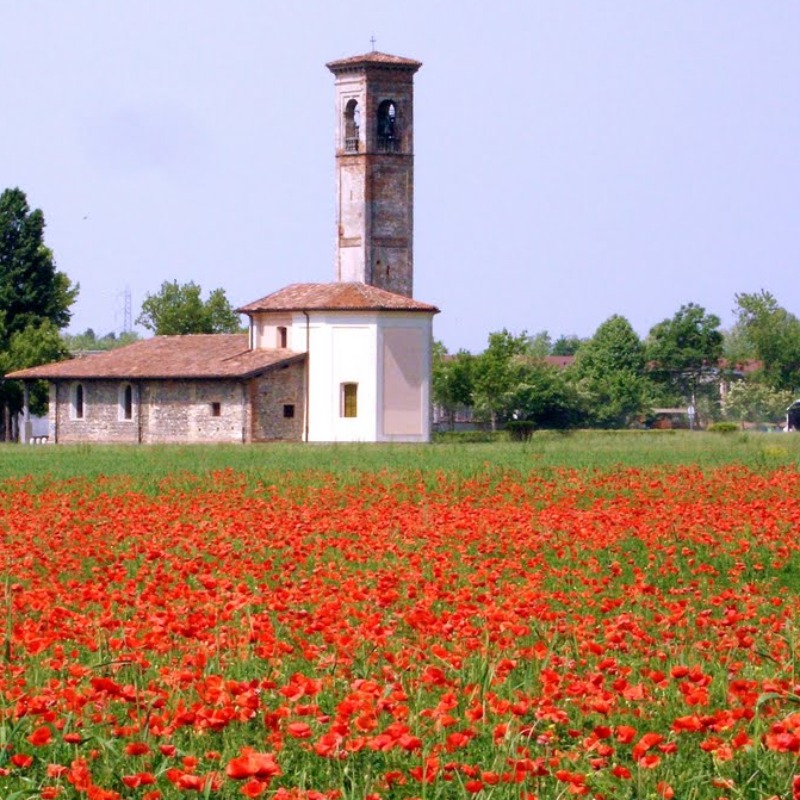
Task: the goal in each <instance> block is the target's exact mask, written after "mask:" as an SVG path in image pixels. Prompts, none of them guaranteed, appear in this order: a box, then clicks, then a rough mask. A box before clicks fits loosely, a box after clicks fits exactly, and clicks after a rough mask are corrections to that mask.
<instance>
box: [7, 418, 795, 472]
mask: <svg viewBox="0 0 800 800" xmlns="http://www.w3.org/2000/svg"><path fill="white" fill-rule="evenodd" d="M799 461H800V436H794V435H791V434H787V435H777V434H759V433H731V434H715V433H700V432H697V433H690V432H688V431H580V432H574V433H568V434H561V433H554V432H539V433H536V434H535V435H534V436H533V437H532V439H531V440H530V441H528V442H523V443H515V442H496V443H485V444H482V443H479V444H465V443H460V442H452V441H447V442H441V443H434V444H431V445H402V444H389V445H372V444H338V445H316V444H310V445H309V444H269V445H245V446H242V445H215V446H205V445H192V446H181V445H174V446H162V445H159V446H139V447H136V446H110V445H88V444H85V445H63V446H29V447H25V446H21V445H0V481H8V480H14V479H20V478H24V477H28V476H30V477H31V478H32V480H33V483H34V484H35V485H45V484H46V483H48V482H50V481H53V480H57V481H62V480H69V479H71V478H88V479H94V478H98V477H100V476H109V477H111V476H128V477H130V478H131V479H132V480H133V481H134V483H135V484H137V485H144V486H147V485H152V484H154V483H158V482H159V481H161V480H163V479H165V478H171V477H174V476H176V475H181V474H185V475H187V476H189V475H198V476H202V475H205V474H207V473H209V472H214V471H217V470H224V469H232V470H234V471H236V472H240V473H244V474H246V475H247V476H248V477H250V478H256V479H261V480H265V481H270V482H272V481H280V480H282V479H283V478H284V477H285V476H287V475H295V476H296V475H298V474H303V473H308V472H327V473H334V474H337V475H338V476H340V477H341V478H342V479H343V480H348V479H352V480H357V479H358V476H359V475H360V474H361V473H365V472H366V473H376V472H380V471H381V470H387V471H389V472H392V473H393V474H394V475H395V477H397V476H398V474H399V475H401V476H402V475H409V474H420V473H421V474H423V475H424V474H428V473H433V472H439V471H443V472H448V473H451V474H457V475H460V476H462V477H469V476H473V475H479V474H485V473H486V472H487V471H489V472H507V471H513V472H517V473H521V474H525V473H528V472H530V471H531V470H542V469H544V470H547V469H553V468H574V469H590V470H591V469H599V470H607V469H613V468H615V467H617V466H625V467H634V468H644V467H651V466H676V465H681V464H694V465H697V466H699V467H701V468H712V467H717V466H722V465H724V464H731V463H738V464H742V465H745V466H747V467H749V468H750V469H755V470H761V469H771V468H775V467H780V466H786V465H793V464H797V463H798V462H799Z"/></svg>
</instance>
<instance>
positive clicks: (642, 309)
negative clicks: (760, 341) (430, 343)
mask: <svg viewBox="0 0 800 800" xmlns="http://www.w3.org/2000/svg"><path fill="white" fill-rule="evenodd" d="M373 35H374V36H375V37H376V39H377V42H376V48H377V49H378V50H380V51H383V52H388V53H392V54H396V55H402V56H407V57H411V58H416V59H418V60H420V61H422V62H423V67H422V69H421V70H420V71H419V72H418V73H417V76H416V83H415V86H416V105H415V151H416V162H415V191H416V205H415V296H416V297H417V298H418V299H420V300H424V301H426V302H430V303H435V304H436V305H438V306H439V307H440V308H441V309H442V313H441V314H440V315H439V316H438V317H437V318H436V320H435V323H434V324H435V336H436V337H437V338H439V339H441V340H443V341H444V343H445V344H446V345H447V346H448V348H449V349H450V350H456V349H458V348H460V347H465V348H467V349H471V350H474V351H479V350H481V349H482V348H483V347H484V345H485V342H486V337H487V335H488V333H489V332H490V331H494V330H499V329H500V328H503V327H507V328H509V329H510V330H512V331H514V332H520V331H522V330H528V331H529V332H531V333H533V332H536V331H540V330H542V329H546V330H548V331H550V333H551V334H552V335H553V336H554V337H556V336H558V335H559V334H562V333H565V334H568V333H576V334H578V335H581V336H589V335H591V334H592V332H593V331H594V330H595V328H596V327H597V326H598V325H599V324H600V323H601V322H602V321H603V320H605V319H607V318H608V317H609V316H611V315H612V314H614V313H619V314H623V315H625V316H626V317H628V319H629V320H630V321H631V323H632V324H633V326H634V328H636V330H637V331H638V332H639V333H640V334H642V335H644V334H646V333H647V331H648V330H649V329H650V327H651V326H652V325H654V324H655V323H657V322H659V321H660V320H662V319H664V318H665V317H669V316H672V314H674V313H675V311H677V309H678V308H679V307H680V305H681V304H682V303H686V302H690V301H693V302H697V303H700V304H701V305H703V306H705V307H706V309H707V310H709V311H712V312H714V313H716V314H718V315H719V316H720V317H721V318H722V320H723V323H724V325H726V326H727V325H729V324H730V323H731V321H732V319H733V315H732V309H733V307H734V295H735V294H736V293H737V292H751V291H758V290H759V289H761V288H765V289H768V290H771V291H772V292H773V293H774V294H775V295H776V296H777V298H778V300H779V302H781V303H782V304H783V305H784V306H786V307H787V308H788V309H790V310H791V311H793V312H794V313H797V314H800V280H798V277H800V275H798V267H800V2H798V0H769V2H756V1H754V0H715V1H714V2H711V1H710V0H647V1H645V0H605V1H600V0H548V1H547V2H544V0H494V2H487V1H486V0H439V1H438V2H437V0H397V1H396V2H391V3H386V2H375V0H371V1H370V2H361V1H358V2H355V1H354V2H348V1H347V0H337V1H336V2H324V1H323V0H293V1H291V0H283V2H271V1H269V0H261V1H260V2H259V1H257V0H68V1H67V0H24V2H20V0H0V189H2V188H5V187H10V186H19V187H20V188H21V189H23V190H24V191H25V192H26V193H27V195H28V200H29V202H30V204H31V205H32V206H33V207H37V208H41V209H42V210H43V211H44V213H45V218H46V220H47V224H48V227H47V243H48V245H49V246H50V247H51V248H52V249H53V250H54V251H55V254H56V258H57V262H58V265H59V268H60V269H62V270H64V271H65V272H66V273H67V274H68V275H69V277H70V278H71V279H72V280H74V281H79V282H80V285H81V292H80V297H79V299H78V302H77V303H76V305H75V307H74V316H73V321H72V325H71V327H70V330H72V331H73V332H79V331H82V330H84V329H85V328H87V327H91V328H93V329H94V330H95V332H96V333H97V334H98V335H102V334H104V333H106V332H108V331H112V330H113V331H117V332H119V331H121V330H122V326H123V322H124V314H123V311H124V296H125V290H126V287H128V288H129V290H130V293H131V297H132V309H133V317H134V319H135V317H136V316H137V314H138V312H139V309H140V305H141V302H142V300H143V299H144V297H145V295H146V293H147V292H155V291H157V290H158V288H159V287H160V285H161V283H162V281H164V280H173V279H177V280H178V281H180V282H186V281H190V280H192V281H195V282H196V283H199V284H200V285H201V286H202V287H203V289H204V290H205V291H209V290H211V289H214V288H216V287H219V286H221V287H223V288H224V289H225V290H226V292H227V295H228V298H229V299H230V300H231V302H232V303H233V304H234V305H240V304H244V303H247V302H249V301H252V300H255V299H257V298H259V297H261V296H263V295H265V294H268V293H269V292H272V291H274V290H276V289H279V288H281V287H282V286H285V285H287V284H289V283H294V282H298V281H330V280H333V279H334V271H333V249H334V188H335V187H334V153H333V129H334V124H335V120H334V113H333V76H332V75H331V74H330V73H329V72H328V70H327V69H326V68H325V63H326V62H327V61H331V60H334V59H337V58H342V57H346V56H350V55H355V54H359V53H364V52H367V51H369V50H370V49H371V45H370V37H371V36H373Z"/></svg>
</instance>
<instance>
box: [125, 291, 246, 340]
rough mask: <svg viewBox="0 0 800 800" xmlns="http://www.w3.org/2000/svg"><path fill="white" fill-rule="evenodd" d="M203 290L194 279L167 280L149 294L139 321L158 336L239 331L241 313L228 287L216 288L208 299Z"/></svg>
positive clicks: (143, 304)
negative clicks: (230, 299) (203, 295)
mask: <svg viewBox="0 0 800 800" xmlns="http://www.w3.org/2000/svg"><path fill="white" fill-rule="evenodd" d="M201 292H202V290H201V288H200V286H198V285H197V284H196V283H194V282H189V283H184V284H179V283H178V282H177V281H171V282H170V281H164V283H162V284H161V289H160V290H159V292H158V294H148V295H147V297H145V299H144V302H143V303H142V313H141V314H139V316H138V318H137V319H136V324H137V325H142V326H143V327H145V328H147V329H148V330H150V331H153V333H155V334H156V336H180V335H184V334H187V333H236V332H237V331H239V330H240V328H241V322H240V320H239V316H238V314H236V312H235V311H234V310H233V309H232V308H231V305H230V303H229V302H228V299H227V297H225V292H224V290H223V289H215V290H214V291H213V292H211V294H210V295H209V297H208V300H206V301H203V299H202V298H201V296H200V295H201Z"/></svg>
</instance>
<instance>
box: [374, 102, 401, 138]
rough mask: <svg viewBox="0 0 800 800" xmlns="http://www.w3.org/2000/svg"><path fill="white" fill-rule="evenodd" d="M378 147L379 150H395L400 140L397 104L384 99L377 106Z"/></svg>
mask: <svg viewBox="0 0 800 800" xmlns="http://www.w3.org/2000/svg"><path fill="white" fill-rule="evenodd" d="M377 132H378V147H379V148H380V149H381V150H397V149H398V146H399V143H400V140H399V138H398V130H397V104H396V103H395V102H394V100H384V101H383V102H382V103H381V104H380V105H379V106H378V131H377Z"/></svg>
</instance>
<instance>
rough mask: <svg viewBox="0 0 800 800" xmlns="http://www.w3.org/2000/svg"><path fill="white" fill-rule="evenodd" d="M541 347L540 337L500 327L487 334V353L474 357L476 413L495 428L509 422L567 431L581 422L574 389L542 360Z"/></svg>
mask: <svg viewBox="0 0 800 800" xmlns="http://www.w3.org/2000/svg"><path fill="white" fill-rule="evenodd" d="M548 338H549V337H548ZM542 343H543V336H542V334H538V335H537V336H536V337H533V338H532V337H530V336H528V334H527V333H526V332H525V331H523V332H522V333H520V334H517V335H514V334H511V333H509V332H508V331H507V330H505V329H503V330H502V331H498V332H496V333H491V334H489V344H488V346H487V348H486V350H484V351H483V353H481V354H480V355H479V356H477V357H476V359H475V365H474V369H475V373H474V374H475V378H474V380H475V384H474V386H475V388H474V393H473V397H474V400H475V410H476V412H477V414H478V415H479V416H483V417H484V418H485V419H488V420H490V421H491V424H492V429H493V430H494V429H495V428H496V427H497V425H498V424H500V423H506V422H511V421H515V422H530V423H531V424H532V425H534V426H536V427H548V428H567V427H571V426H573V425H575V424H577V423H578V421H579V419H581V405H580V398H579V396H578V394H577V392H576V391H575V388H574V387H573V386H572V385H571V384H570V383H569V380H568V377H567V374H566V373H565V372H564V370H561V369H559V368H558V367H555V366H552V365H550V364H547V363H546V362H545V360H544V354H543V350H542Z"/></svg>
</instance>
